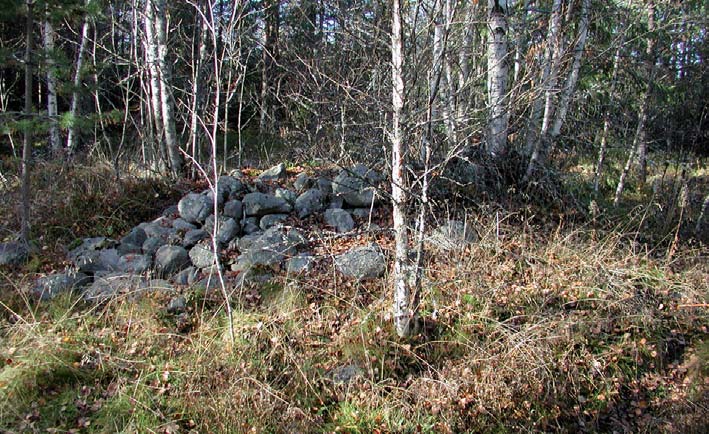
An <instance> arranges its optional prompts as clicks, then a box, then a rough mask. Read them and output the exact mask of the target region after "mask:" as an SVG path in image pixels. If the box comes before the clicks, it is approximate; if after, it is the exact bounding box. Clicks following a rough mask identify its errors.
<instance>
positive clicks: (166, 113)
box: [152, 0, 184, 177]
mask: <svg viewBox="0 0 709 434" xmlns="http://www.w3.org/2000/svg"><path fill="white" fill-rule="evenodd" d="M152 1H153V2H154V5H155V8H156V9H155V22H154V24H155V34H156V36H157V44H158V59H157V60H158V68H159V69H160V106H161V111H162V119H163V126H164V128H165V148H166V150H167V157H168V160H169V165H170V172H171V173H172V175H173V176H175V177H177V176H180V175H183V170H184V167H183V166H184V164H183V160H182V154H181V153H180V145H179V144H178V143H177V130H176V128H175V115H174V107H173V105H172V74H171V72H170V65H169V64H168V62H167V26H166V20H165V17H166V13H167V10H166V4H165V0H152Z"/></svg>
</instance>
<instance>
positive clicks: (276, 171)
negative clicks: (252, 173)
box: [258, 163, 288, 181]
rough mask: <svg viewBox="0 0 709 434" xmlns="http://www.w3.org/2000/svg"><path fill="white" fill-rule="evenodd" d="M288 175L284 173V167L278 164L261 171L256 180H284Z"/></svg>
mask: <svg viewBox="0 0 709 434" xmlns="http://www.w3.org/2000/svg"><path fill="white" fill-rule="evenodd" d="M287 175H288V174H287V173H286V165H285V164H283V163H280V164H278V165H276V166H273V167H271V168H270V169H268V170H265V171H263V172H262V173H261V174H260V175H259V176H258V179H260V180H261V181H274V180H277V179H284V178H285V177H286V176H287Z"/></svg>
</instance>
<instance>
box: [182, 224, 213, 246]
mask: <svg viewBox="0 0 709 434" xmlns="http://www.w3.org/2000/svg"><path fill="white" fill-rule="evenodd" d="M207 238H209V233H208V232H207V231H205V230H204V229H192V230H191V231H187V232H186V233H185V237H184V238H183V240H182V246H183V247H184V248H186V249H190V248H192V247H194V246H195V244H197V243H199V242H200V241H202V240H204V239H207Z"/></svg>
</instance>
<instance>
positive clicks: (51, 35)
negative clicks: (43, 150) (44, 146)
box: [44, 7, 62, 156]
mask: <svg viewBox="0 0 709 434" xmlns="http://www.w3.org/2000/svg"><path fill="white" fill-rule="evenodd" d="M55 33H56V32H55V31H54V26H53V25H52V21H51V17H50V14H49V7H47V10H46V11H45V18H44V52H45V56H46V59H47V74H46V75H47V117H48V118H49V148H50V149H51V151H52V154H53V155H55V156H57V155H59V154H60V152H61V149H62V144H61V138H60V136H59V122H58V112H57V76H56V62H55V61H54V56H55V53H54V40H55Z"/></svg>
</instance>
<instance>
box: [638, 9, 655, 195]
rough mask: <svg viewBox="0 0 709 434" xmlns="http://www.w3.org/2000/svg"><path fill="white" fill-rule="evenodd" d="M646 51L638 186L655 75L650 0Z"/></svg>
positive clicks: (643, 178)
mask: <svg viewBox="0 0 709 434" xmlns="http://www.w3.org/2000/svg"><path fill="white" fill-rule="evenodd" d="M647 32H648V37H647V50H646V52H645V69H646V71H647V75H648V77H647V89H646V91H645V95H644V96H643V102H642V106H641V107H640V116H639V119H638V132H639V134H640V137H639V141H638V177H639V181H640V184H645V181H646V179H647V140H646V134H645V123H646V122H647V112H648V110H649V108H650V107H649V104H650V98H651V97H652V86H653V80H654V75H655V2H654V1H652V0H650V1H648V4H647Z"/></svg>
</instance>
